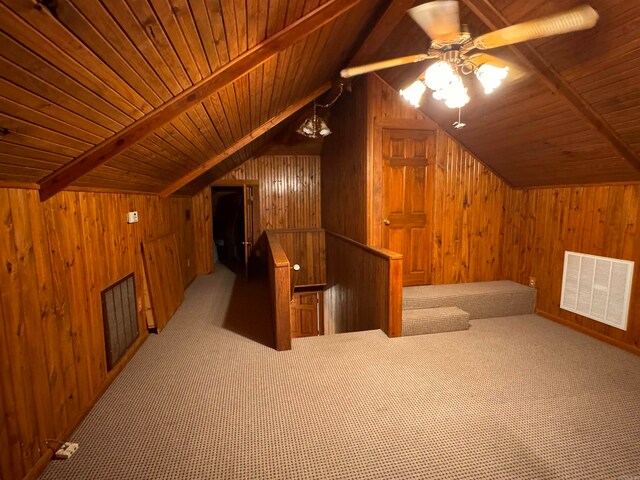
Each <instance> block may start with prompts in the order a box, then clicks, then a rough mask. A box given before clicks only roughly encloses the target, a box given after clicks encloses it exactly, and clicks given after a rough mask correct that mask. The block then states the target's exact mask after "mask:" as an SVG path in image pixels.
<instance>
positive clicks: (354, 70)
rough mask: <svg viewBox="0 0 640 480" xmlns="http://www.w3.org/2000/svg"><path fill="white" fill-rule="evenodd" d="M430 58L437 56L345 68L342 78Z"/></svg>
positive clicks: (414, 56)
mask: <svg viewBox="0 0 640 480" xmlns="http://www.w3.org/2000/svg"><path fill="white" fill-rule="evenodd" d="M430 58H435V56H434V55H428V54H426V53H421V54H418V55H409V56H408V57H398V58H392V59H391V60H383V61H381V62H375V63H369V64H367V65H360V66H358V67H349V68H345V69H343V70H341V71H340V76H341V77H342V78H349V77H355V76H356V75H362V74H363V73H369V72H374V71H376V70H382V69H383V68H390V67H398V66H400V65H407V64H409V63H416V62H422V61H423V60H428V59H430Z"/></svg>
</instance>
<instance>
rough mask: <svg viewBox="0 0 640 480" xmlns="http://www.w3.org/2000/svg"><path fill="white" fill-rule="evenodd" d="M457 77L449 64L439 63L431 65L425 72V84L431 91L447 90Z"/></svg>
mask: <svg viewBox="0 0 640 480" xmlns="http://www.w3.org/2000/svg"><path fill="white" fill-rule="evenodd" d="M454 77H456V74H455V72H454V71H453V68H451V65H450V64H449V63H448V62H445V61H439V62H436V63H434V64H433V65H431V66H430V67H429V68H427V70H426V71H425V72H424V83H425V85H426V86H427V87H429V88H430V89H431V90H442V89H444V88H446V87H447V86H448V85H449V84H450V83H451V82H452V81H453V79H454Z"/></svg>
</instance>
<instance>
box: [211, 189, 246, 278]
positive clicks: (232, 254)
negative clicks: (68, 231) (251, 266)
mask: <svg viewBox="0 0 640 480" xmlns="http://www.w3.org/2000/svg"><path fill="white" fill-rule="evenodd" d="M211 202H212V210H211V211H212V212H213V241H214V252H213V253H214V259H215V260H216V261H218V262H220V263H222V264H224V265H226V266H227V267H229V269H230V270H232V271H234V272H236V273H240V272H243V271H244V267H245V255H244V243H243V242H244V238H245V231H244V228H245V221H244V220H245V219H244V191H243V187H241V186H237V187H212V188H211Z"/></svg>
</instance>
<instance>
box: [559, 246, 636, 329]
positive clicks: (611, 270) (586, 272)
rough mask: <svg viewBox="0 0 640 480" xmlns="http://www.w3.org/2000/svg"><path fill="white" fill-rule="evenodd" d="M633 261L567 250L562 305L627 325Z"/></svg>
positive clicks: (607, 321) (622, 327)
mask: <svg viewBox="0 0 640 480" xmlns="http://www.w3.org/2000/svg"><path fill="white" fill-rule="evenodd" d="M633 265H634V264H633V262H630V261H627V260H617V259H614V258H606V257H597V256H595V255H586V254H584V253H576V252H564V273H563V275H562V298H561V300H560V308H562V309H564V310H568V311H570V312H574V313H579V314H580V315H584V316H585V317H589V318H592V319H594V320H597V321H599V322H602V323H606V324H607V325H611V326H613V327H616V328H619V329H621V330H626V329H627V317H628V315H629V300H630V298H631V281H632V279H633Z"/></svg>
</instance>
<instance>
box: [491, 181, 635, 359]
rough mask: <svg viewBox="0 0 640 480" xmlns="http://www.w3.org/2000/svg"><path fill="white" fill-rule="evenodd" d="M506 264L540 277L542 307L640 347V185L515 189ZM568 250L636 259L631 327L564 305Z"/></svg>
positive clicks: (515, 274)
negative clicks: (612, 324) (623, 327)
mask: <svg viewBox="0 0 640 480" xmlns="http://www.w3.org/2000/svg"><path fill="white" fill-rule="evenodd" d="M507 206H508V212H507V217H506V223H505V235H504V243H503V258H502V270H503V272H504V275H505V277H506V278H511V279H513V280H515V281H518V282H520V283H527V282H528V281H529V277H530V276H533V277H535V278H536V287H537V289H538V305H537V306H538V311H539V312H540V313H541V314H542V315H544V316H547V317H549V318H552V319H555V320H558V321H560V322H563V323H566V324H568V325H570V326H574V327H575V328H578V329H579V330H582V331H585V332H587V333H590V334H592V335H595V336H597V337H599V338H601V339H603V340H608V341H611V342H613V343H616V344H617V345H619V346H623V347H627V348H629V349H633V350H634V351H635V352H636V353H640V185H627V186H624V185H619V186H600V187H574V188H572V187H564V188H544V189H533V190H528V191H526V190H511V191H509V192H508V194H507ZM565 250H570V251H575V252H581V253H587V254H592V255H601V256H605V257H613V258H621V259H624V260H633V261H635V262H636V264H635V271H634V280H633V291H632V294H631V299H632V300H631V309H630V312H629V322H628V328H627V331H626V332H625V331H622V330H619V329H617V328H615V327H610V326H608V325H605V324H602V323H600V322H597V321H595V320H591V319H588V318H585V317H583V316H581V315H577V314H575V313H571V312H567V311H564V310H561V309H560V293H561V288H562V272H563V266H564V252H565Z"/></svg>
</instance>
